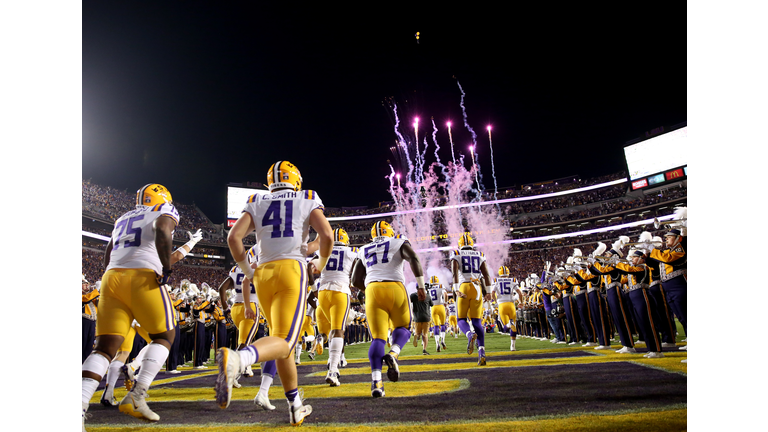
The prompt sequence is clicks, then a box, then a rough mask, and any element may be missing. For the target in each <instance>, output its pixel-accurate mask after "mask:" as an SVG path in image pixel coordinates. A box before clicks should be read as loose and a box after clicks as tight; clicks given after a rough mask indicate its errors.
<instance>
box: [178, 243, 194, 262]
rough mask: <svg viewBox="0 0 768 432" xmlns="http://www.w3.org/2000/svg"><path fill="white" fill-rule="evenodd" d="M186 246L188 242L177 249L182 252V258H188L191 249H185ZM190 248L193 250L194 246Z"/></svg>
mask: <svg viewBox="0 0 768 432" xmlns="http://www.w3.org/2000/svg"><path fill="white" fill-rule="evenodd" d="M184 246H187V245H186V244H185V245H182V246H181V247H180V248H178V249H176V252H178V253H180V254H181V258H182V259H184V258H186V256H187V254H188V253H189V251H187V250H184ZM189 250H192V248H189Z"/></svg>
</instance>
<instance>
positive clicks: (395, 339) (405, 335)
mask: <svg viewBox="0 0 768 432" xmlns="http://www.w3.org/2000/svg"><path fill="white" fill-rule="evenodd" d="M410 336H411V333H410V332H409V331H408V329H407V328H405V327H398V328H396V329H395V331H393V332H392V348H393V349H394V347H395V346H397V347H399V348H402V347H404V346H405V344H406V343H408V339H409V338H410ZM397 352H398V354H399V353H400V350H398V351H397Z"/></svg>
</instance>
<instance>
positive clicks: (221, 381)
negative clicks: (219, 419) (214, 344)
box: [214, 348, 240, 409]
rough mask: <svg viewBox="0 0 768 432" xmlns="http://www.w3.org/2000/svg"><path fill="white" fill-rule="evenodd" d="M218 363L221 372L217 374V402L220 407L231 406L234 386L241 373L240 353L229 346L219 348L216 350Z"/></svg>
mask: <svg viewBox="0 0 768 432" xmlns="http://www.w3.org/2000/svg"><path fill="white" fill-rule="evenodd" d="M216 364H217V365H218V366H219V374H218V375H217V376H216V384H215V385H214V390H215V391H216V403H217V404H219V408H221V409H225V408H227V407H228V406H229V400H230V399H231V398H232V386H233V385H234V383H235V379H237V377H238V376H239V375H240V354H239V353H238V352H237V351H235V350H231V349H229V348H219V350H218V351H217V352H216Z"/></svg>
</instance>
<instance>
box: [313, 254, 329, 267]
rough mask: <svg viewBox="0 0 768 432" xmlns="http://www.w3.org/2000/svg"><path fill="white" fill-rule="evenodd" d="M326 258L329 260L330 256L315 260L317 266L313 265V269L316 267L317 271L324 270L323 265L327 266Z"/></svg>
mask: <svg viewBox="0 0 768 432" xmlns="http://www.w3.org/2000/svg"><path fill="white" fill-rule="evenodd" d="M328 258H330V256H327V257H324V256H322V255H320V257H319V258H318V259H317V264H316V265H315V267H317V269H318V270H320V271H322V270H323V269H324V268H325V265H326V264H328Z"/></svg>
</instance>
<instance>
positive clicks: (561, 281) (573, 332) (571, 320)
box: [552, 267, 583, 345]
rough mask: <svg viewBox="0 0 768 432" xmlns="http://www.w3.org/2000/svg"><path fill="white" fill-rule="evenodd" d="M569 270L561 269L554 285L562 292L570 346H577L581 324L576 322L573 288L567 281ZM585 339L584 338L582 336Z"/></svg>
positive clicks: (558, 270) (553, 282)
mask: <svg viewBox="0 0 768 432" xmlns="http://www.w3.org/2000/svg"><path fill="white" fill-rule="evenodd" d="M567 272H568V270H566V269H565V267H559V268H558V269H557V271H556V273H555V275H556V276H555V279H554V280H553V281H552V284H553V285H554V286H555V287H556V288H557V289H558V291H560V293H561V294H562V296H563V309H565V321H566V323H567V325H568V336H569V338H568V345H576V344H577V343H578V341H579V340H582V339H581V338H580V334H579V323H578V322H577V321H576V320H577V317H578V314H576V313H575V312H574V309H575V308H576V305H575V302H574V300H573V287H572V286H571V285H569V284H568V283H567V282H566V280H565V275H567V274H568V273H567ZM582 337H583V336H582Z"/></svg>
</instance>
